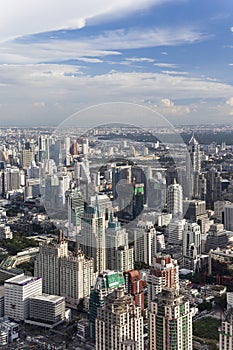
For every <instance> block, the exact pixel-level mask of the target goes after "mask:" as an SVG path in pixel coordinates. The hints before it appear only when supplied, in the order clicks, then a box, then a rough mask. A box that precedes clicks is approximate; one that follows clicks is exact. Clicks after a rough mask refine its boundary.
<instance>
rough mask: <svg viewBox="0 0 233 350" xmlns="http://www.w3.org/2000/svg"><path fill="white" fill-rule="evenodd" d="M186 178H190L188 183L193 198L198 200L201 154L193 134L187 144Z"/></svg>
mask: <svg viewBox="0 0 233 350" xmlns="http://www.w3.org/2000/svg"><path fill="white" fill-rule="evenodd" d="M187 148H188V153H189V159H188V163H191V164H189V166H188V176H190V178H189V181H190V182H191V188H192V195H193V197H194V198H199V196H200V189H199V175H200V172H201V152H200V144H199V142H198V141H197V140H196V139H195V137H194V134H193V135H192V137H191V139H190V140H189V142H188V146H187Z"/></svg>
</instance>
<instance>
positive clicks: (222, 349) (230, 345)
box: [218, 308, 233, 350]
mask: <svg viewBox="0 0 233 350" xmlns="http://www.w3.org/2000/svg"><path fill="white" fill-rule="evenodd" d="M218 332H219V350H232V349H233V309H232V308H230V309H229V310H227V312H226V314H225V317H224V320H223V321H222V323H221V326H220V327H219V329H218Z"/></svg>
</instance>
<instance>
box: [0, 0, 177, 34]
mask: <svg viewBox="0 0 233 350" xmlns="http://www.w3.org/2000/svg"><path fill="white" fill-rule="evenodd" d="M168 1H169V0H143V1H141V0H117V1H113V2H110V1H109V0H98V1H93V0H79V1H77V0H69V1H68V2H67V1H64V0H59V1H57V0H49V1H48V0H40V1H31V0H21V1H15V0H8V1H4V4H2V6H1V12H0V33H1V34H0V41H1V40H6V39H8V38H12V37H18V36H25V35H28V34H33V33H40V32H46V31H51V30H57V29H65V28H82V27H83V26H85V24H86V22H88V21H90V20H92V19H96V18H97V17H100V19H101V20H103V19H106V18H107V19H108V20H110V19H111V18H113V15H114V16H116V15H121V16H124V15H125V14H126V13H128V12H131V13H132V11H138V10H140V9H143V8H147V7H149V6H152V5H159V4H161V3H165V2H168ZM170 1H172V0H170Z"/></svg>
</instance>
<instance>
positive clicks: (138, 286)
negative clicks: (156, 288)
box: [124, 270, 146, 310]
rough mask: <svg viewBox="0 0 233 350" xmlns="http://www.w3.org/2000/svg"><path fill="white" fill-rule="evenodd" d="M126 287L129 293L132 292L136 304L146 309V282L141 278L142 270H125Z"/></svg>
mask: <svg viewBox="0 0 233 350" xmlns="http://www.w3.org/2000/svg"><path fill="white" fill-rule="evenodd" d="M124 277H125V289H126V293H127V294H131V295H132V297H133V301H134V303H135V305H136V306H140V308H141V309H142V310H144V300H145V295H144V291H143V287H144V286H145V285H146V282H144V281H142V280H141V277H140V272H139V271H138V270H130V271H126V272H124Z"/></svg>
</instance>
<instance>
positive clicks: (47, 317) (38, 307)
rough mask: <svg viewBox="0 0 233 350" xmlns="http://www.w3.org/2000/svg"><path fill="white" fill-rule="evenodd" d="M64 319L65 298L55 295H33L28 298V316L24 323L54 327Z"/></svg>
mask: <svg viewBox="0 0 233 350" xmlns="http://www.w3.org/2000/svg"><path fill="white" fill-rule="evenodd" d="M64 319H65V298H64V297H60V296H57V295H50V294H41V295H35V296H33V297H31V298H30V300H29V316H28V319H27V321H26V323H29V324H33V325H39V326H42V325H43V324H44V325H45V326H46V325H48V327H51V328H52V327H54V326H56V325H58V324H59V323H61V322H63V321H64Z"/></svg>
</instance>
